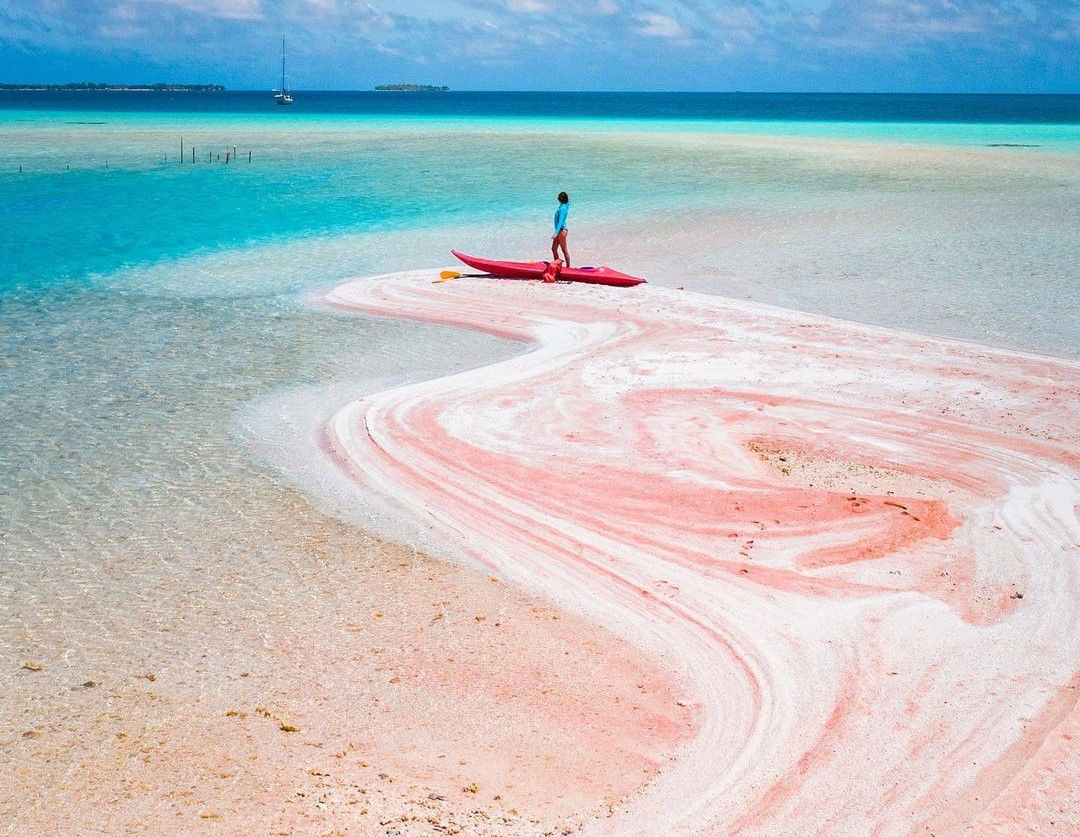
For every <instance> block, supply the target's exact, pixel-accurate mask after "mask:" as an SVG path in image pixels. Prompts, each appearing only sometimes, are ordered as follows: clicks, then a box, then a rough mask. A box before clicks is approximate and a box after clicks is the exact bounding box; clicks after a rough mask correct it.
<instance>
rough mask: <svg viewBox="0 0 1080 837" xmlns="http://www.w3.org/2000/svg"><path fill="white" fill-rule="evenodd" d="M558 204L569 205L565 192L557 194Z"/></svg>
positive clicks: (568, 197) (568, 198)
mask: <svg viewBox="0 0 1080 837" xmlns="http://www.w3.org/2000/svg"><path fill="white" fill-rule="evenodd" d="M559 203H570V196H569V195H568V194H566V192H559Z"/></svg>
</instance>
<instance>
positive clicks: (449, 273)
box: [432, 270, 461, 285]
mask: <svg viewBox="0 0 1080 837" xmlns="http://www.w3.org/2000/svg"><path fill="white" fill-rule="evenodd" d="M459 276H461V274H460V273H458V272H457V271H456V270H444V271H443V272H442V273H440V274H439V278H438V279H435V280H433V281H432V284H433V285H434V284H438V283H439V282H446V281H447V280H448V279H457V278H458V277H459Z"/></svg>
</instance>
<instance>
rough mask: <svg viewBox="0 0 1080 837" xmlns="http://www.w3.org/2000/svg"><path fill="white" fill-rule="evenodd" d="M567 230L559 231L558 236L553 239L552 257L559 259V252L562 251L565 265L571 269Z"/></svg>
mask: <svg viewBox="0 0 1080 837" xmlns="http://www.w3.org/2000/svg"><path fill="white" fill-rule="evenodd" d="M566 233H567V231H566V230H559V232H558V234H557V235H554V236H552V238H551V257H552V258H553V259H557V258H559V250H560V249H562V260H563V265H565V266H566V267H570V250H569V249H567V246H566Z"/></svg>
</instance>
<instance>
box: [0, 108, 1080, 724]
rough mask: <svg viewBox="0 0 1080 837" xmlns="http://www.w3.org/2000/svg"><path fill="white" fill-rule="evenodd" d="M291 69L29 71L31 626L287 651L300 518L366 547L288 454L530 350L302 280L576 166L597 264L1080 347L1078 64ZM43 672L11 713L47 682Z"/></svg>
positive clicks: (9, 545)
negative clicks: (351, 72)
mask: <svg viewBox="0 0 1080 837" xmlns="http://www.w3.org/2000/svg"><path fill="white" fill-rule="evenodd" d="M295 96H296V103H295V104H294V105H293V106H292V107H291V108H288V109H285V108H278V107H275V105H274V103H273V100H272V98H271V96H270V94H269V93H250V92H248V93H244V92H240V93H222V94H136V93H48V94H46V93H14V92H0V229H2V231H3V247H2V253H3V255H2V257H0V264H2V265H3V270H2V271H0V345H2V346H3V352H2V355H0V393H2V398H0V451H3V455H2V456H0V581H2V588H0V648H4V649H5V651H10V652H11V655H15V656H17V657H22V656H23V655H31V654H34V655H38V656H45V657H48V656H49V655H50V654H52V655H53V657H54V658H61V657H62V658H63V659H65V660H66V661H67V664H68V665H71V666H74V667H76V668H79V667H81V668H80V670H82V669H86V670H90V669H94V670H109V669H112V670H118V669H122V668H124V667H125V666H128V667H137V668H139V669H145V670H155V669H157V670H161V669H165V668H168V667H169V666H170V665H175V664H177V662H178V661H183V662H192V664H193V665H195V664H197V662H198V660H199V659H200V655H205V654H207V653H209V654H210V655H211V656H215V655H217V656H219V657H226V656H229V655H238V656H244V655H247V658H246V659H250V658H252V657H255V656H258V654H259V653H261V651H260V647H261V646H260V645H259V643H260V642H261V640H260V639H259V638H258V637H257V636H256V635H254V634H251V635H250V636H249V633H250V631H249V626H250V625H253V624H256V623H257V622H258V619H259V617H260V615H261V614H266V613H268V612H272V611H273V610H274V608H275V607H278V606H279V602H280V600H275V599H273V597H272V596H269V594H268V592H267V591H269V590H280V589H282V588H283V587H284V586H286V585H285V584H284V581H283V579H284V578H286V576H288V577H291V576H289V574H290V573H293V572H294V571H295V570H296V567H299V566H302V567H307V566H309V565H310V554H309V550H307V551H306V547H305V538H311V537H318V536H320V533H323V532H325V531H327V530H328V529H329V528H333V527H336V528H335V529H334V531H337V532H339V533H340V534H339V535H337V536H336V538H337V540H336V543H337V544H338V547H339V548H340V549H342V550H349V549H356V550H362V549H364V548H366V547H365V544H366V543H367V541H366V540H365V538H366V537H367V536H366V535H365V534H364V529H365V527H366V525H367V523H368V521H366V520H365V518H364V512H363V511H357V510H356V509H352V508H350V507H349V505H348V503H347V502H346V501H345V500H344V499H343V500H342V501H341V503H340V504H339V505H337V506H335V505H333V503H330V502H329V501H326V500H325V498H324V499H323V500H320V501H315V500H312V499H311V496H310V495H309V493H306V492H305V491H304V490H302V489H303V487H304V486H305V485H308V484H310V481H315V482H318V481H319V480H323V479H326V477H325V475H323V474H321V473H320V472H319V470H318V468H317V467H314V466H311V467H309V468H308V470H306V471H305V470H304V468H305V464H304V462H303V461H300V462H296V463H294V465H295V467H292V468H291V469H286V470H288V471H289V474H288V475H285V474H284V473H283V471H282V469H281V467H280V463H281V462H283V461H289V460H290V457H292V459H294V460H295V459H299V460H303V458H304V454H303V450H304V447H303V439H306V438H307V435H308V434H309V432H310V431H311V430H312V426H313V425H314V423H315V422H317V421H318V420H320V419H324V418H326V417H328V416H329V415H331V414H332V413H333V411H334V410H335V409H336V408H338V407H339V406H341V405H342V404H343V403H345V402H346V401H347V400H348V399H349V398H353V397H355V396H356V395H358V394H360V393H363V392H370V391H373V390H376V389H379V388H384V387H387V386H391V385H394V384H399V383H403V382H406V381H412V380H420V379H424V378H430V377H433V376H436V375H441V374H446V373H447V372H452V371H455V370H461V369H466V368H471V367H475V366H478V365H480V364H483V363H486V362H490V361H492V360H494V359H497V358H503V357H508V356H510V355H512V354H514V353H517V352H519V351H521V348H522V347H521V346H520V345H517V344H514V343H510V342H507V341H504V340H500V339H497V338H495V337H491V336H487V335H484V334H479V333H476V332H466V331H460V330H455V329H451V328H446V327H440V326H433V325H421V324H418V323H411V322H403V321H395V320H390V319H377V318H367V317H359V316H349V317H346V316H343V315H340V314H334V313H329V312H326V311H324V310H319V309H315V308H312V307H311V306H310V305H309V304H308V302H307V300H308V299H309V297H310V296H311V295H313V294H314V293H315V292H316V291H318V290H319V289H324V288H327V287H329V286H331V285H333V284H334V283H337V282H339V281H341V280H343V279H345V278H348V277H354V276H365V275H373V274H379V273H383V272H389V271H397V270H410V269H420V268H430V269H431V270H432V275H433V277H434V276H435V275H436V273H437V272H438V269H439V268H442V267H448V266H452V265H453V258H452V257H451V256H450V254H449V250H450V249H451V248H456V249H460V250H464V251H466V252H474V253H476V254H479V255H485V256H492V257H502V258H542V257H544V255H545V253H546V252H548V246H549V240H550V232H549V224H550V216H551V212H552V210H553V208H554V205H555V196H556V194H557V193H558V192H559V191H562V190H566V191H568V192H569V193H570V195H571V200H572V210H571V216H570V229H571V236H570V245H571V252H572V255H573V256H574V258H575V262H576V263H578V264H582V263H592V264H601V263H605V264H610V265H611V266H613V267H616V268H618V269H620V270H623V271H625V272H628V273H632V274H637V275H642V276H645V277H647V278H648V279H649V280H650V282H652V283H654V284H659V285H665V286H669V287H683V288H686V289H687V290H696V291H703V292H706V293H714V294H722V295H727V296H734V297H738V298H751V299H754V300H757V301H760V302H766V303H773V304H777V305H782V306H787V307H793V308H798V309H802V310H810V311H816V312H820V313H825V314H830V315H834V316H838V317H844V318H848V319H853V320H859V321H863V322H870V323H875V324H880V325H886V326H892V327H897V328H903V329H909V330H913V331H919V332H924V333H930V334H936V335H942V336H946V337H954V338H959V339H964V340H970V341H975V342H980V343H987V344H993V345H997V346H1004V347H1008V348H1014V349H1020V350H1024V351H1030V352H1039V353H1049V354H1053V355H1058V356H1064V357H1070V358H1075V357H1078V356H1080V322H1078V319H1077V312H1078V311H1080V267H1078V264H1080V259H1078V258H1077V256H1078V254H1080V96H876V95H864V96H854V95H789V94H775V95H761V94H715V95H712V94H690V95H687V94H671V95H666V94H631V93H614V94H574V93H525V94H511V93H456V92H451V93H446V94H393V93H379V94H376V93H328V92H310V93H307V92H304V91H296V93H295ZM181 148H182V149H183V154H182V155H181ZM192 154H194V162H193V161H192ZM249 155H250V157H249ZM286 403H287V404H292V405H302V406H303V407H304V409H303V410H300V409H297V410H296V411H295V412H285V411H280V410H279V411H278V412H277V413H275V415H276V419H275V420H274V421H270V422H268V421H267V418H266V410H265V409H264V408H265V406H266V405H267V404H272V405H275V404H286ZM301 415H306V416H307V417H308V418H307V419H300V418H297V417H298V416H301ZM304 421H308V422H309V424H304ZM309 425H310V426H309ZM297 451H300V453H297ZM298 474H299V475H300V476H299V477H298V476H297V475H298ZM329 494H332V492H329V493H327V496H329ZM342 520H344V521H346V522H347V523H348V527H351V528H346V529H345V530H342V529H341V525H342V524H341V523H340V521H342ZM400 535H401V537H402V538H403V539H406V540H409V541H410V542H414V543H419V544H421V545H423V544H424V541H423V535H424V533H423V532H421V531H415V532H409V531H405V532H401V533H400ZM162 614H172V615H171V616H169V617H168V618H169V619H171V620H173V621H171V622H170V625H172V627H171V628H170V630H168V631H165V630H164V629H162V628H161V627H160V626H161V623H162V620H163V619H164V618H165V617H164V616H162ZM177 614H181V615H186V616H190V619H189V620H186V621H184V620H181V617H180V616H177ZM186 616H185V617H184V618H185V619H186ZM177 620H180V621H177ZM241 636H242V637H243V640H240V639H237V637H241ZM5 656H9V655H8V654H5ZM248 664H250V663H249V662H243V661H241V662H237V664H236V665H237V666H238V667H242V666H244V665H248ZM133 670H134V669H133ZM18 676H19V675H18V671H17V670H16V667H14V666H8V667H5V668H4V669H3V671H0V695H3V696H4V697H2V698H0V715H7V717H11V718H23V717H30V716H31V715H33V713H34V712H35V711H37V710H34V709H33V707H34V706H40V705H41V704H40V703H35V701H38V700H39V696H35V695H33V694H31V693H29V692H27V691H26V688H27V687H26V685H25V681H23V680H17V678H18ZM192 683H194V681H192ZM189 685H191V684H189ZM191 688H192V689H195V690H196V691H197V688H196V686H194V685H191ZM50 700H52V698H50ZM56 700H60V698H56ZM50 705H51V704H50Z"/></svg>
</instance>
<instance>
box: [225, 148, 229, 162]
mask: <svg viewBox="0 0 1080 837" xmlns="http://www.w3.org/2000/svg"><path fill="white" fill-rule="evenodd" d="M225 165H229V152H228V151H226V152H225Z"/></svg>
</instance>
